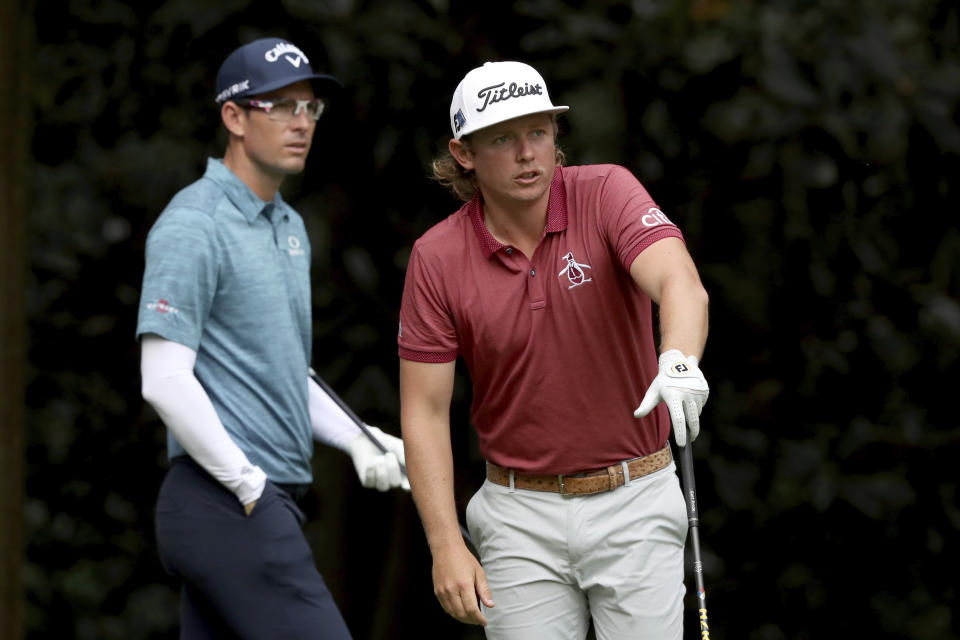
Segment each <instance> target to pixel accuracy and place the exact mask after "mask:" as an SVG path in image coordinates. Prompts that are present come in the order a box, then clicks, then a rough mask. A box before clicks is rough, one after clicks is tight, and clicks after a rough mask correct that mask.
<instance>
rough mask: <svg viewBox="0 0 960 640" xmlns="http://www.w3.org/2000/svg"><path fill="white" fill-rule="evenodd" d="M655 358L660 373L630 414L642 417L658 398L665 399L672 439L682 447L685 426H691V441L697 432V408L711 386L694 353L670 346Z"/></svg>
mask: <svg viewBox="0 0 960 640" xmlns="http://www.w3.org/2000/svg"><path fill="white" fill-rule="evenodd" d="M658 362H659V364H660V373H658V374H657V377H656V378H654V379H653V382H651V383H650V388H649V389H647V393H646V395H645V396H643V401H642V402H640V406H639V407H637V410H636V411H634V412H633V417H634V418H642V417H643V416H645V415H647V414H648V413H650V412H651V411H653V408H654V407H656V406H657V405H658V404H660V402H661V401H663V402H666V403H667V408H668V409H669V410H670V422H671V423H673V439H674V440H675V441H676V443H677V446H678V447H685V446H687V427H689V428H690V442H693V441H694V440H696V439H697V435H699V434H700V411H701V410H702V409H703V405H704V403H706V401H707V396H708V395H710V387H709V386H707V381H706V379H705V378H704V377H703V373H702V372H701V371H700V367H699V366H697V359H696V357H694V356H686V357H684V355H683V353H681V352H680V351H679V350H678V349H670V350H669V351H664V352H663V353H661V354H660V360H659V361H658Z"/></svg>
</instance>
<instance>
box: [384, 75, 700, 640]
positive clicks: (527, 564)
mask: <svg viewBox="0 0 960 640" xmlns="http://www.w3.org/2000/svg"><path fill="white" fill-rule="evenodd" d="M566 110H567V107H564V106H555V105H553V103H552V102H551V101H550V98H549V95H548V92H547V88H546V84H545V82H544V81H543V78H542V77H541V76H540V74H539V73H538V72H537V71H536V70H534V69H533V68H532V67H529V66H528V65H525V64H522V63H518V62H496V63H487V64H485V65H483V66H482V67H479V68H477V69H474V70H473V71H471V72H470V73H468V74H467V75H466V77H465V78H464V79H463V81H462V82H461V83H460V85H459V86H458V88H457V90H456V92H455V94H454V97H453V102H452V105H451V109H450V122H451V127H452V130H453V139H452V140H450V143H449V147H448V150H449V155H448V154H444V155H443V156H441V157H440V158H438V159H437V160H436V161H435V162H434V173H435V176H436V177H437V178H438V179H439V180H441V182H443V183H445V184H446V185H448V186H449V187H450V188H451V189H452V190H453V191H454V193H455V194H457V195H458V196H460V197H461V198H462V199H463V200H465V201H466V203H465V204H464V205H463V206H462V207H461V208H460V209H459V210H458V211H457V212H456V213H454V214H453V215H451V216H449V217H448V218H446V219H445V220H443V221H442V222H440V223H438V224H437V225H435V226H434V227H433V228H431V229H430V230H428V231H427V232H426V233H425V234H424V235H423V236H422V237H421V238H420V239H419V240H417V242H416V243H415V245H414V247H413V251H412V254H411V256H410V262H409V265H408V268H407V275H406V283H405V286H404V291H403V300H402V306H401V311H400V332H399V338H398V343H399V355H400V358H401V360H400V387H401V412H402V418H401V419H402V428H403V438H404V442H405V448H406V459H407V464H408V472H409V477H410V484H411V487H412V490H413V496H414V499H415V500H416V503H417V507H418V509H419V511H420V516H421V519H422V521H423V525H424V529H425V531H426V535H427V539H428V542H429V545H430V549H431V552H432V554H433V562H434V565H433V578H434V588H435V592H436V594H437V597H438V599H439V600H440V603H441V604H442V606H443V608H444V609H445V610H446V611H447V612H448V613H449V614H450V615H452V616H454V617H455V618H457V619H459V620H461V621H463V622H467V623H473V624H482V625H484V626H485V627H486V634H487V637H488V638H496V639H507V638H509V639H514V638H516V639H521V638H522V639H528V638H531V637H537V638H543V639H547V638H549V639H554V638H571V639H572V638H578V639H582V638H583V637H584V635H585V634H586V631H587V628H588V625H589V622H590V618H591V617H592V618H593V622H594V626H595V628H596V632H597V637H598V638H638V637H642V638H658V639H660V638H677V639H679V638H681V637H682V631H683V623H682V601H683V595H684V591H685V590H684V585H683V546H684V541H685V538H686V534H687V518H686V510H685V505H684V500H683V496H682V494H681V490H680V486H679V482H678V480H677V476H676V473H675V467H674V464H673V461H672V457H671V453H670V447H669V445H668V443H667V439H668V437H669V435H670V432H671V428H670V427H671V423H672V424H673V427H674V434H675V439H676V441H677V444H678V445H681V446H682V445H684V444H685V443H686V438H687V430H688V429H689V433H690V437H691V438H696V436H697V434H698V432H699V415H700V411H701V408H702V406H703V403H704V402H705V401H706V398H707V394H708V387H707V383H706V381H705V380H704V377H703V374H702V373H701V372H700V369H699V367H698V359H699V358H700V356H701V354H702V352H703V348H704V345H705V342H706V336H707V294H706V292H705V291H704V289H703V286H702V285H701V283H700V279H699V276H698V274H697V270H696V267H695V266H694V264H693V261H692V259H691V258H690V255H689V254H688V253H687V251H686V248H685V245H684V242H683V239H682V235H681V233H680V230H679V229H678V228H677V227H676V225H675V224H674V223H673V222H671V220H670V219H669V218H668V217H667V216H666V215H665V214H664V213H663V212H662V211H661V210H660V208H659V207H658V206H657V205H656V203H655V202H654V201H653V200H652V199H651V197H650V195H649V194H648V193H647V191H646V190H645V189H644V188H643V186H642V185H641V184H640V183H639V182H638V181H637V179H636V178H635V177H634V176H633V175H632V174H631V173H630V172H629V171H628V170H626V169H624V168H623V167H619V166H615V165H592V166H575V167H563V166H561V165H562V162H563V154H562V153H561V152H560V150H559V149H558V148H557V146H556V134H557V125H556V117H557V114H558V113H561V112H563V111H566ZM651 301H652V302H653V303H656V304H657V305H658V307H659V316H660V335H661V343H660V352H661V355H660V357H659V359H658V356H657V348H656V345H655V343H654V332H653V320H652V312H651ZM458 355H459V356H462V357H463V359H464V361H465V363H466V365H467V367H468V369H469V372H470V376H471V379H472V381H473V406H472V410H471V421H472V423H473V426H474V427H475V428H476V430H477V434H478V437H479V444H480V452H481V454H482V455H483V456H484V458H485V459H486V460H487V481H486V482H485V483H484V484H483V486H482V488H481V489H480V490H479V491H478V492H477V493H476V495H474V496H473V498H472V499H471V501H470V504H469V505H468V508H467V525H468V527H469V531H470V535H471V537H472V538H473V541H474V542H475V544H476V545H477V548H478V550H479V552H480V556H481V561H482V567H481V565H480V563H478V562H477V561H476V559H475V558H474V557H473V555H471V554H470V552H469V551H468V550H467V548H466V546H465V544H464V542H463V539H462V537H461V535H460V532H459V529H458V524H457V517H456V512H455V505H454V492H453V469H452V465H453V463H452V454H451V449H450V401H451V395H452V390H453V381H454V371H455V369H454V367H455V361H456V358H457V356H458ZM638 405H640V406H639V407H638ZM637 418H639V420H638V419H637ZM478 600H479V602H478Z"/></svg>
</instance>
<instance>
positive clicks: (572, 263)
mask: <svg viewBox="0 0 960 640" xmlns="http://www.w3.org/2000/svg"><path fill="white" fill-rule="evenodd" d="M563 260H566V262H567V265H566V266H565V267H564V268H563V269H562V270H561V271H560V273H558V274H557V277H560V276H562V275H566V276H567V280H569V281H570V286H569V287H567V289H573V288H574V287H579V286H580V285H582V284H586V283H588V282H592V281H593V278H588V277H587V273H586V271H584V269H590V268H591V267H590V265H588V264H581V263H579V262H577V259H576V258H574V257H573V251H568V252H567V255H565V256H563Z"/></svg>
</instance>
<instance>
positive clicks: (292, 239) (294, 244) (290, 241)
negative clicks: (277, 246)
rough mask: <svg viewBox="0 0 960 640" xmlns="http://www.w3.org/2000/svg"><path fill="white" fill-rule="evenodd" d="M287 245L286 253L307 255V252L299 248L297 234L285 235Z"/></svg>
mask: <svg viewBox="0 0 960 640" xmlns="http://www.w3.org/2000/svg"><path fill="white" fill-rule="evenodd" d="M287 245H288V246H289V247H290V248H289V249H287V253H289V254H290V255H292V256H304V255H307V252H306V251H304V250H303V249H301V248H300V238H298V237H297V236H287Z"/></svg>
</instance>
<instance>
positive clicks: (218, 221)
mask: <svg viewBox="0 0 960 640" xmlns="http://www.w3.org/2000/svg"><path fill="white" fill-rule="evenodd" d="M145 333H155V334H157V335H159V336H161V337H163V338H166V339H168V340H172V341H174V342H178V343H180V344H183V345H185V346H187V347H190V348H191V349H194V350H195V351H196V352H197V362H196V366H195V368H194V373H195V374H196V377H197V379H198V380H199V381H200V384H201V385H203V388H204V389H205V390H206V392H207V394H208V395H209V396H210V400H211V401H212V402H213V406H214V408H215V409H216V411H217V415H218V416H219V417H220V420H221V421H222V422H223V426H224V427H225V428H226V430H227V433H229V434H230V437H231V438H233V440H234V442H236V443H237V445H238V446H239V447H240V449H241V450H242V451H243V452H244V453H245V454H246V455H247V457H248V458H249V459H250V461H251V462H252V463H254V464H256V465H258V466H259V467H260V468H262V469H263V470H264V472H265V473H266V474H267V477H268V478H270V479H271V480H273V481H274V482H281V483H305V482H310V480H311V477H312V473H311V466H310V458H311V456H312V454H313V441H312V436H311V429H310V413H309V409H308V403H307V376H308V367H309V363H310V353H311V351H310V350H311V339H312V335H311V318H310V243H309V241H308V239H307V232H306V228H305V227H304V224H303V219H302V218H301V217H300V215H299V214H298V213H297V212H296V211H294V210H293V208H291V207H290V206H289V205H288V204H287V203H286V202H284V201H283V199H282V198H281V196H280V194H279V193H278V194H277V195H276V197H274V199H273V201H271V202H264V201H262V200H260V198H258V197H257V196H256V195H255V194H254V193H253V192H252V191H251V190H250V188H249V187H247V185H246V184H244V183H243V182H242V181H241V180H240V179H239V178H238V177H237V176H236V175H235V174H234V173H233V172H232V171H230V170H229V169H228V168H227V167H226V166H224V164H223V162H222V161H220V160H216V159H213V158H210V159H208V161H207V169H206V172H205V173H204V175H203V177H202V178H201V179H200V180H197V181H196V182H194V183H193V184H191V185H190V186H188V187H186V188H185V189H183V190H182V191H180V192H179V193H177V194H176V195H175V196H174V197H173V199H172V200H171V201H170V203H169V204H168V205H167V207H166V208H165V209H164V210H163V212H162V213H161V214H160V217H159V218H158V219H157V221H156V222H155V223H154V225H153V227H152V228H151V229H150V233H149V235H148V236H147V243H146V266H145V269H144V275H143V288H142V290H141V294H140V308H139V314H138V319H137V337H138V338H139V337H140V336H141V335H143V334H145ZM167 447H168V451H167V453H168V456H169V457H171V458H172V457H174V456H177V455H180V454H182V453H183V452H184V451H183V447H182V446H181V445H180V444H179V443H178V442H177V441H176V439H175V438H174V437H173V435H172V434H171V433H170V431H169V430H168V431H167Z"/></svg>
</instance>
